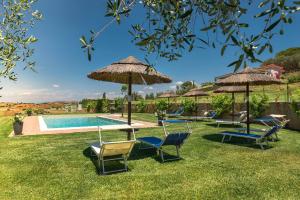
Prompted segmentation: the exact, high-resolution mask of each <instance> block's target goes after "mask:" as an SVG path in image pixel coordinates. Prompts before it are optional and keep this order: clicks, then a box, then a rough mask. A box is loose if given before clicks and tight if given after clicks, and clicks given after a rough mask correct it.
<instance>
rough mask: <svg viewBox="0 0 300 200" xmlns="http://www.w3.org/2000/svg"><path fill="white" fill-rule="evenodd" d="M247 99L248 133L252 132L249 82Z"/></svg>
mask: <svg viewBox="0 0 300 200" xmlns="http://www.w3.org/2000/svg"><path fill="white" fill-rule="evenodd" d="M246 101H247V133H248V134H249V133H250V102H249V83H247V88H246Z"/></svg>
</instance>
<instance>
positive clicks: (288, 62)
mask: <svg viewBox="0 0 300 200" xmlns="http://www.w3.org/2000/svg"><path fill="white" fill-rule="evenodd" d="M268 64H276V65H279V66H282V67H284V70H285V72H295V71H300V47H297V48H288V49H286V50H284V51H280V52H279V53H277V54H276V55H275V57H274V58H271V59H268V60H266V61H264V62H263V64H262V65H268Z"/></svg>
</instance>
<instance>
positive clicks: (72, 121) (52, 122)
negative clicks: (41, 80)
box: [43, 116, 126, 128]
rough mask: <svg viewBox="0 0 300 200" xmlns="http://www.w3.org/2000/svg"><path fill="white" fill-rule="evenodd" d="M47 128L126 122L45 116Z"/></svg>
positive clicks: (120, 122)
mask: <svg viewBox="0 0 300 200" xmlns="http://www.w3.org/2000/svg"><path fill="white" fill-rule="evenodd" d="M43 119H44V121H45V124H46V125H47V128H75V127H87V126H106V125H120V124H126V122H122V121H117V120H113V119H107V118H101V117H81V116H76V117H60V116H59V117H57V116H43Z"/></svg>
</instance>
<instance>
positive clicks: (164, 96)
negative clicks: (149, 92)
mask: <svg viewBox="0 0 300 200" xmlns="http://www.w3.org/2000/svg"><path fill="white" fill-rule="evenodd" d="M172 97H179V95H178V94H175V93H174V92H166V93H163V94H161V95H159V96H158V98H172Z"/></svg>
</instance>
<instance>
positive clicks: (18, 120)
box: [13, 114, 23, 135]
mask: <svg viewBox="0 0 300 200" xmlns="http://www.w3.org/2000/svg"><path fill="white" fill-rule="evenodd" d="M13 128H14V133H15V135H21V134H22V131H23V116H22V115H20V114H16V115H15V117H14V121H13Z"/></svg>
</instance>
